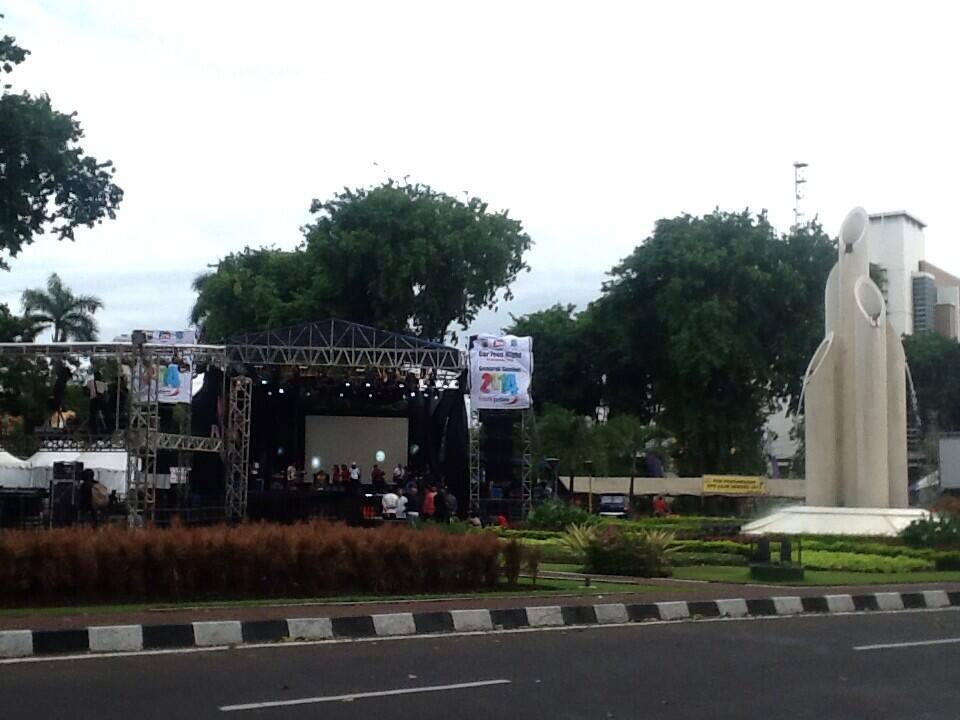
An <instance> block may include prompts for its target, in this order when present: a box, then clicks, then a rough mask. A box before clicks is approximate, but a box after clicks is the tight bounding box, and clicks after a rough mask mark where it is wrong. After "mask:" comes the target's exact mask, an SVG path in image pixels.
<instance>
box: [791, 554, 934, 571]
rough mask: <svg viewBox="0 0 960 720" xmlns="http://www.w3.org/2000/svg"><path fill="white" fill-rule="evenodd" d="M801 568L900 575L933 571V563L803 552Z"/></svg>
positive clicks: (882, 556) (906, 559) (893, 558)
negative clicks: (902, 573)
mask: <svg viewBox="0 0 960 720" xmlns="http://www.w3.org/2000/svg"><path fill="white" fill-rule="evenodd" d="M803 566H804V567H805V568H807V569H809V570H846V571H850V572H878V573H900V572H916V571H920V570H933V569H934V562H933V561H932V560H924V559H921V558H912V557H890V556H887V555H867V554H862V553H845V552H828V551H825V550H809V551H808V550H806V549H805V550H804V551H803Z"/></svg>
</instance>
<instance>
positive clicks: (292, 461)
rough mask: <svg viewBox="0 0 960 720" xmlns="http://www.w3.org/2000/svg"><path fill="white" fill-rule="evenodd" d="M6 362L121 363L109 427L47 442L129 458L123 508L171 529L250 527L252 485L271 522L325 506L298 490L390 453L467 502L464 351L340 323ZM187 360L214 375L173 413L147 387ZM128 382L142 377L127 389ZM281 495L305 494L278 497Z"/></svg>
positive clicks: (43, 444) (53, 347)
mask: <svg viewBox="0 0 960 720" xmlns="http://www.w3.org/2000/svg"><path fill="white" fill-rule="evenodd" d="M135 336H136V334H135ZM0 358H4V359H7V360H10V361H15V362H26V363H38V364H43V365H44V367H47V366H50V367H60V366H63V365H67V366H71V367H72V366H76V368H77V372H78V373H80V372H81V371H80V368H82V367H90V366H91V364H92V363H98V364H112V365H113V366H115V367H116V368H117V369H116V377H117V378H119V380H117V381H116V382H117V383H118V384H119V385H120V387H119V388H117V389H115V390H113V394H112V395H111V398H115V402H116V411H115V412H114V413H113V414H112V416H111V417H112V420H113V422H112V423H111V424H110V427H108V428H102V432H97V433H91V432H90V431H89V429H84V430H83V431H82V432H81V431H79V430H78V429H69V428H64V429H63V430H62V431H47V432H45V433H44V434H43V435H42V436H37V441H38V445H39V448H40V449H41V450H70V451H75V452H79V453H83V452H85V451H89V450H93V449H97V450H103V449H105V448H108V449H112V450H115V451H125V452H126V454H127V457H128V458H129V462H128V465H127V478H126V484H127V488H126V493H125V494H124V495H125V497H123V500H124V501H125V504H126V509H127V510H128V512H129V513H130V514H131V515H133V516H136V517H139V518H141V519H142V520H147V521H157V522H164V521H166V520H167V519H169V515H170V514H171V513H173V514H179V515H181V517H186V518H190V517H192V516H193V515H196V516H200V515H202V516H203V517H204V518H209V516H210V512H209V511H210V510H211V509H216V508H218V507H219V508H222V513H221V515H220V516H221V518H222V519H227V520H237V519H240V518H244V517H246V516H247V506H248V499H249V497H250V492H251V489H252V490H253V492H254V493H256V495H257V498H258V502H259V500H261V499H265V500H264V505H263V506H261V507H260V508H259V509H258V512H257V515H258V516H262V513H263V512H265V511H266V508H267V507H268V506H277V505H283V506H290V504H291V502H293V504H294V505H297V504H298V503H299V505H301V506H302V505H304V504H309V503H310V502H312V501H309V502H308V500H307V499H306V498H304V497H303V496H302V495H299V493H300V492H302V490H303V489H304V488H303V485H304V484H305V483H303V482H302V481H303V480H304V479H312V478H313V475H314V473H315V472H316V471H318V470H320V469H321V468H323V469H325V470H326V471H327V472H328V473H330V472H331V467H332V465H333V463H337V464H340V465H342V464H350V463H352V462H354V461H356V462H357V464H358V465H360V466H361V467H362V469H363V472H364V475H365V477H366V478H369V477H370V471H371V469H372V467H373V465H374V463H375V462H377V459H376V458H377V457H378V453H383V455H382V457H383V458H384V459H383V461H382V463H381V467H382V468H383V470H384V472H385V473H386V474H387V477H388V478H389V477H390V474H391V470H392V468H393V467H394V466H395V465H397V464H403V465H406V466H408V467H409V468H410V471H411V472H413V473H415V474H418V475H420V476H424V477H429V478H431V479H433V480H434V481H437V482H440V481H443V482H445V483H446V484H447V485H448V486H449V487H450V488H451V489H452V490H453V492H454V494H456V495H458V496H460V497H462V498H464V499H466V497H467V495H468V486H469V482H468V472H469V462H468V452H469V440H468V434H469V433H468V428H467V417H466V409H465V404H464V401H463V392H464V385H465V382H464V374H465V370H466V362H465V358H464V354H463V353H462V352H461V351H460V350H458V349H456V348H451V347H448V346H445V345H442V344H439V343H433V342H429V341H426V340H422V339H420V338H417V337H413V336H409V335H404V334H400V333H392V332H387V331H383V330H378V329H375V328H371V327H367V326H364V325H359V324H356V323H350V322H346V321H342V320H336V319H328V320H322V321H317V322H310V323H302V324H299V325H295V326H291V327H286V328H280V329H276V330H267V331H263V332H257V333H250V334H245V335H241V336H238V337H234V338H232V339H231V340H230V341H229V342H228V343H226V344H225V345H222V346H220V345H200V344H193V343H179V344H177V343H166V344H159V343H152V342H146V341H145V338H144V337H143V336H141V337H139V338H137V337H134V340H133V341H131V342H125V343H52V344H45V345H44V344H21V343H11V344H0ZM187 361H189V364H190V367H191V369H192V370H194V371H195V373H196V374H197V375H202V377H203V385H202V388H201V389H200V390H199V392H197V393H196V394H195V395H194V396H193V397H192V401H191V402H189V403H182V402H181V403H177V404H173V405H170V404H164V403H163V402H161V400H160V397H159V390H158V387H157V383H156V382H152V383H151V382H150V381H149V379H148V378H151V377H156V374H157V371H158V370H161V371H162V370H163V368H165V367H168V366H169V365H170V364H172V363H176V364H181V363H185V362H187ZM83 372H86V371H83ZM124 376H127V377H129V378H131V379H130V380H129V381H128V383H129V384H128V385H127V386H126V388H125V391H124V387H123V384H124V380H123V378H124ZM121 397H123V399H124V400H125V402H122V401H121ZM176 408H186V410H185V411H175V409H176ZM291 466H293V468H294V472H295V473H296V478H295V480H294V482H293V483H292V484H291V483H290V481H289V480H288V469H289V468H290V467H291ZM182 467H186V468H189V471H188V473H187V475H186V482H185V483H180V487H178V488H177V497H176V498H174V499H173V500H171V497H170V492H169V491H167V490H165V489H164V481H163V477H164V476H169V475H170V474H171V472H172V470H171V469H172V468H182ZM278 481H279V482H278ZM291 485H293V487H291ZM277 492H282V493H291V492H292V493H294V494H293V495H292V496H291V497H290V498H286V499H283V500H282V501H281V500H277V499H276V498H273V499H270V498H271V493H277ZM291 498H299V500H291ZM201 510H202V512H201Z"/></svg>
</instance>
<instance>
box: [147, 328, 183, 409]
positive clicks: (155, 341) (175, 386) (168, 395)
mask: <svg viewBox="0 0 960 720" xmlns="http://www.w3.org/2000/svg"><path fill="white" fill-rule="evenodd" d="M143 332H144V333H145V334H146V338H147V344H148V345H195V344H196V342H197V333H196V331H195V330H144V331H143ZM133 382H134V386H135V391H138V392H139V393H140V397H141V399H142V400H144V401H146V400H147V389H148V387H150V383H152V384H153V385H154V387H155V392H156V393H157V402H159V403H161V404H166V405H173V404H177V403H189V402H190V400H191V398H192V397H193V355H192V354H190V353H182V352H180V351H178V350H172V352H171V353H170V354H169V355H166V356H164V355H163V353H162V351H161V354H160V356H159V357H158V361H157V363H156V365H153V366H150V367H146V368H144V374H143V377H140V378H134V379H133Z"/></svg>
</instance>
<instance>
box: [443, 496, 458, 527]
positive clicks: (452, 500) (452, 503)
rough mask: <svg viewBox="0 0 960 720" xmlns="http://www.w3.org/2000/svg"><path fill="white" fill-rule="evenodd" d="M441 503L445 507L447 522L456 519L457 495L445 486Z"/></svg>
mask: <svg viewBox="0 0 960 720" xmlns="http://www.w3.org/2000/svg"><path fill="white" fill-rule="evenodd" d="M443 504H444V506H446V509H447V522H449V521H450V520H451V519H452V520H456V519H457V510H459V503H458V502H457V496H456V495H454V494H453V491H452V490H450V488H445V489H444V492H443Z"/></svg>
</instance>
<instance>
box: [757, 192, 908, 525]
mask: <svg viewBox="0 0 960 720" xmlns="http://www.w3.org/2000/svg"><path fill="white" fill-rule="evenodd" d="M869 232H870V223H869V219H868V217H867V213H866V212H865V211H864V209H863V208H856V209H855V210H853V211H852V212H851V213H850V214H849V215H847V217H846V219H845V220H844V221H843V225H842V227H841V228H840V246H839V259H838V260H837V264H836V265H834V266H833V270H831V271H830V276H829V277H828V278H827V289H826V300H825V302H826V312H825V317H826V332H825V337H824V339H823V342H822V343H820V347H818V348H817V351H816V352H815V353H814V355H813V359H812V360H811V361H810V365H809V367H808V368H807V372H806V376H805V377H804V381H803V382H804V396H805V398H806V399H805V402H804V422H805V428H804V429H805V445H806V476H807V479H806V495H807V506H806V507H802V508H787V509H786V510H783V511H780V512H778V513H775V514H774V515H771V516H769V517H766V518H762V519H761V520H757V521H755V522H753V523H751V524H750V525H747V526H746V527H745V528H744V531H745V532H769V533H778V532H781V533H811V534H850V533H856V534H876V535H889V534H893V533H896V532H897V531H898V530H899V529H902V528H903V527H905V526H906V525H908V524H910V522H912V521H913V520H915V519H917V517H922V516H923V515H924V514H925V513H924V511H922V510H909V509H907V399H906V360H905V358H904V354H903V346H902V345H901V343H900V338H899V336H898V335H897V333H896V331H894V329H893V328H892V327H891V326H890V324H889V323H888V322H887V316H886V303H885V302H884V299H883V293H882V292H881V291H880V289H879V288H878V287H877V286H876V285H875V284H874V282H873V281H872V280H871V279H870V262H869V259H868V256H867V236H868V233H869Z"/></svg>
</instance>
